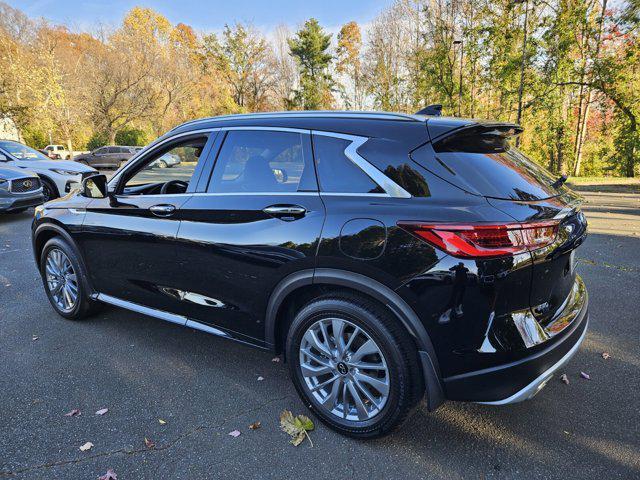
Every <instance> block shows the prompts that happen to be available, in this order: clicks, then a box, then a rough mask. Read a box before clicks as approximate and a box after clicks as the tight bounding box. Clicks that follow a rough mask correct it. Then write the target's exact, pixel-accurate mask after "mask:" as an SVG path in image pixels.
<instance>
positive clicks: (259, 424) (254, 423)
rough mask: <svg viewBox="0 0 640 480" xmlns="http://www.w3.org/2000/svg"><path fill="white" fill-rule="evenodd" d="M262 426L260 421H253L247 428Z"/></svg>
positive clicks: (252, 428)
mask: <svg viewBox="0 0 640 480" xmlns="http://www.w3.org/2000/svg"><path fill="white" fill-rule="evenodd" d="M261 426H262V423H260V422H253V423H252V424H251V425H249V430H257V429H259V428H260V427H261Z"/></svg>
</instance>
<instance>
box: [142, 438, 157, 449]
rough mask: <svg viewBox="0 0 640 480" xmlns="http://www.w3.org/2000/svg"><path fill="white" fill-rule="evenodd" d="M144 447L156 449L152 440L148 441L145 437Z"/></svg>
mask: <svg viewBox="0 0 640 480" xmlns="http://www.w3.org/2000/svg"><path fill="white" fill-rule="evenodd" d="M144 446H145V447H147V448H156V442H154V441H153V440H149V439H148V438H147V437H144Z"/></svg>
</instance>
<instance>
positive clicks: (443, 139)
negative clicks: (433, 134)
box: [433, 122, 522, 143]
mask: <svg viewBox="0 0 640 480" xmlns="http://www.w3.org/2000/svg"><path fill="white" fill-rule="evenodd" d="M521 133H522V127H521V126H520V125H516V124H515V123H489V122H487V123H484V122H483V123H472V124H470V125H465V126H463V127H460V128H456V129H453V130H450V131H448V132H446V133H444V134H442V135H440V136H439V137H437V138H434V139H433V142H434V143H435V142H438V143H449V142H454V141H456V140H459V139H462V138H464V137H470V136H473V137H476V138H485V139H487V140H489V139H494V140H503V141H504V140H507V139H509V138H511V137H516V136H518V135H520V134H521Z"/></svg>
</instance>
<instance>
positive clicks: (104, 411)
mask: <svg viewBox="0 0 640 480" xmlns="http://www.w3.org/2000/svg"><path fill="white" fill-rule="evenodd" d="M108 411H109V409H108V408H101V409H100V410H98V411H97V412H96V415H100V416H102V415H104V414H105V413H107V412H108Z"/></svg>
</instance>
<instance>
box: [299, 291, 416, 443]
mask: <svg viewBox="0 0 640 480" xmlns="http://www.w3.org/2000/svg"><path fill="white" fill-rule="evenodd" d="M323 318H341V319H344V320H347V321H349V322H351V323H353V324H354V325H357V326H358V327H360V328H362V329H363V330H364V331H365V332H366V333H367V335H369V336H370V337H371V339H372V340H373V341H374V342H375V343H376V344H377V345H378V347H379V348H380V350H381V351H382V354H383V355H384V357H385V361H386V363H387V368H388V371H389V380H390V386H389V397H388V399H387V403H386V404H385V406H384V407H383V409H382V411H381V412H380V413H378V414H377V415H376V416H375V417H373V418H372V419H370V420H365V421H362V422H356V421H350V420H344V419H341V418H339V417H337V416H335V415H333V414H332V413H330V412H328V411H326V410H325V409H324V408H323V407H322V406H321V405H320V404H319V403H318V402H317V400H316V399H315V398H313V396H312V395H311V394H310V393H309V392H308V391H307V387H306V384H305V383H304V378H303V377H302V373H301V370H300V359H299V349H300V343H301V341H302V337H303V335H304V333H305V332H306V330H307V329H308V328H309V327H310V326H311V325H312V324H314V323H315V322H317V321H318V320H321V319H323ZM286 349H287V359H288V363H289V373H290V375H291V378H292V380H293V383H294V386H295V387H296V390H297V391H298V394H299V395H300V397H301V398H302V399H303V400H304V402H305V404H306V405H307V406H308V407H309V408H310V409H311V410H312V411H313V412H314V413H315V414H316V415H317V416H318V417H319V418H320V419H321V420H322V421H323V422H324V423H327V424H328V425H329V426H331V427H332V428H334V429H336V430H338V431H339V432H341V433H344V434H346V435H351V436H357V437H374V436H379V435H381V434H384V433H386V432H387V431H388V430H391V429H392V428H393V427H394V426H395V425H396V424H397V423H398V422H399V419H400V418H401V417H402V416H403V415H402V410H403V409H405V408H408V405H409V402H410V400H409V399H410V396H411V395H410V386H409V384H408V382H410V381H411V378H410V372H409V370H408V368H407V367H406V365H405V364H404V360H403V357H402V354H401V352H400V350H399V348H398V347H397V344H396V343H395V339H394V337H393V335H392V334H391V333H390V332H389V330H388V329H387V327H386V326H385V325H384V323H383V322H381V321H380V319H379V318H378V317H377V315H376V314H375V313H373V312H371V311H369V310H368V309H366V308H362V307H361V306H359V305H357V304H355V303H352V302H350V301H349V300H346V299H342V298H339V297H338V298H330V299H320V300H317V301H313V302H311V303H309V304H308V305H307V306H305V307H304V308H303V309H302V310H300V312H299V313H298V314H297V315H296V317H295V318H294V320H293V323H292V324H291V328H290V329H289V335H288V338H287V347H286Z"/></svg>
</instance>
